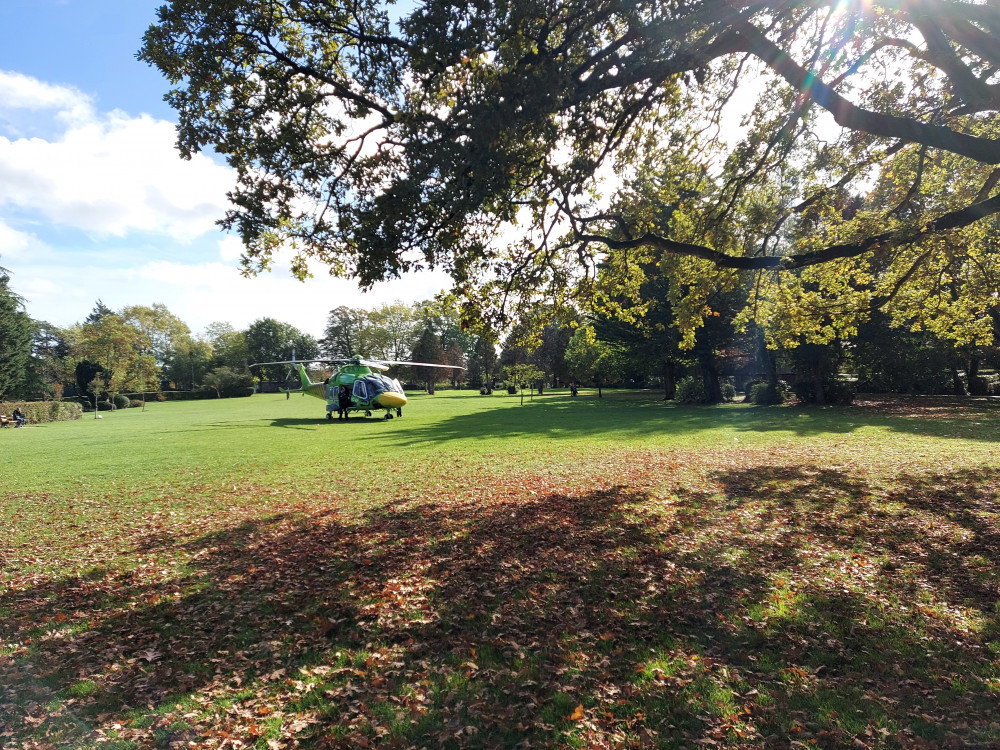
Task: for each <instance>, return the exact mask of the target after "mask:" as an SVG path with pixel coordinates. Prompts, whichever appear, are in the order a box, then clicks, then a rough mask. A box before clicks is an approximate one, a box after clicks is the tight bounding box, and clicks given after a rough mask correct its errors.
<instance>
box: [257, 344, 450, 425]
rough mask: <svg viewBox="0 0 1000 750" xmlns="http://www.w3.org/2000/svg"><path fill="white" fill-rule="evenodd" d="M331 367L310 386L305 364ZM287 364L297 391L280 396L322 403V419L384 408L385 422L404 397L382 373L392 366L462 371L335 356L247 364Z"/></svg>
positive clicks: (400, 406) (398, 410)
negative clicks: (296, 380)
mask: <svg viewBox="0 0 1000 750" xmlns="http://www.w3.org/2000/svg"><path fill="white" fill-rule="evenodd" d="M316 363H319V364H324V365H333V366H335V367H336V368H337V370H336V372H334V373H333V374H332V375H331V376H330V377H328V378H327V379H326V380H324V381H322V382H320V383H314V382H313V381H312V380H310V378H309V373H307V372H306V365H307V364H316ZM262 365H290V366H291V367H292V368H294V369H295V370H296V372H298V375H299V382H300V383H301V386H300V387H299V388H289V389H284V388H282V389H280V390H281V392H282V393H307V394H309V395H310V396H315V397H316V398H321V399H324V400H325V401H326V418H327V419H333V413H334V412H337V414H338V418H340V419H347V418H348V416H349V414H350V412H352V411H363V412H364V413H365V416H366V417H370V416H371V415H372V412H375V411H378V410H380V409H385V417H384V418H385V419H392V418H393V412H394V411H395V416H397V417H401V416H403V407H404V406H406V394H405V393H404V392H403V386H402V385H400V384H399V381H398V380H397V379H395V378H390V377H388V376H386V375H383V374H382V373H383V372H385V371H387V370H388V369H389V368H390V367H391V366H393V365H414V366H417V367H440V368H443V369H446V370H464V369H465V368H464V367H456V366H455V365H435V364H430V363H429V362H402V361H399V360H367V359H362V358H361V356H360V355H355V356H353V357H335V358H332V359H298V360H296V359H293V360H290V361H285V362H257V363H255V364H252V365H250V366H251V367H258V366H262Z"/></svg>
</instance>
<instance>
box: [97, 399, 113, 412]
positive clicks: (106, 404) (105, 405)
mask: <svg viewBox="0 0 1000 750" xmlns="http://www.w3.org/2000/svg"><path fill="white" fill-rule="evenodd" d="M114 408H115V405H114V404H113V403H111V402H110V401H98V402H97V410H98V411H111V410H112V409H114Z"/></svg>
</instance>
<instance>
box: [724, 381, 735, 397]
mask: <svg viewBox="0 0 1000 750" xmlns="http://www.w3.org/2000/svg"><path fill="white" fill-rule="evenodd" d="M721 390H722V398H723V399H724V400H725V401H735V400H736V386H734V385H733V384H732V383H723V384H722V385H721Z"/></svg>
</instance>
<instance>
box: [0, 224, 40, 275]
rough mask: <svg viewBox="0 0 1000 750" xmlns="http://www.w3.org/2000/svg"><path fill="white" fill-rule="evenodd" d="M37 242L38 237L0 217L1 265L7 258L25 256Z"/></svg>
mask: <svg viewBox="0 0 1000 750" xmlns="http://www.w3.org/2000/svg"><path fill="white" fill-rule="evenodd" d="M37 243H38V239H37V238H36V237H35V236H34V235H31V234H28V233H27V232H21V231H19V230H17V229H14V228H13V227H11V226H9V225H7V224H6V223H5V222H4V221H3V219H0V265H2V264H3V262H4V259H5V258H6V259H8V260H9V259H11V258H14V259H17V258H20V257H23V256H24V254H25V253H26V252H27V251H28V250H29V249H30V248H31V247H33V246H35V245H37Z"/></svg>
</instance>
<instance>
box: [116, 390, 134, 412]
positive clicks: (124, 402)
mask: <svg viewBox="0 0 1000 750" xmlns="http://www.w3.org/2000/svg"><path fill="white" fill-rule="evenodd" d="M111 403H113V404H114V405H115V408H116V409H127V408H129V406H131V405H132V400H131V399H130V398H129V397H128V396H124V395H122V394H121V393H118V394H115V397H114V398H112V399H111Z"/></svg>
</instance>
